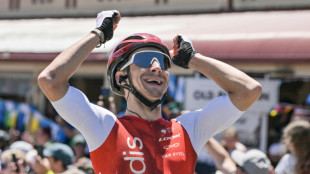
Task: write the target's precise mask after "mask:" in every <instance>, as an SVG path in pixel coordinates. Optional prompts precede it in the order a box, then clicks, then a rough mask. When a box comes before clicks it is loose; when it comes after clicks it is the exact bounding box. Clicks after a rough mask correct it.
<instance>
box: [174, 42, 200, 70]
mask: <svg viewBox="0 0 310 174" xmlns="http://www.w3.org/2000/svg"><path fill="white" fill-rule="evenodd" d="M196 53H197V51H195V50H194V49H193V48H192V46H191V44H190V43H188V42H185V43H182V46H181V48H180V49H179V50H178V54H177V55H176V56H174V57H173V59H172V62H173V63H174V64H175V65H178V66H180V67H182V68H185V69H188V68H189V67H188V63H189V62H190V60H191V59H192V57H193V56H194V55H195V54H196Z"/></svg>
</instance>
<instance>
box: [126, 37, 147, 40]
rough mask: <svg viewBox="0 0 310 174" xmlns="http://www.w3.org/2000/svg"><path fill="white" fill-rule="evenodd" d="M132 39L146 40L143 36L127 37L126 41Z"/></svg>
mask: <svg viewBox="0 0 310 174" xmlns="http://www.w3.org/2000/svg"><path fill="white" fill-rule="evenodd" d="M131 39H134V40H142V39H144V38H143V37H141V36H129V37H127V38H126V39H125V40H131Z"/></svg>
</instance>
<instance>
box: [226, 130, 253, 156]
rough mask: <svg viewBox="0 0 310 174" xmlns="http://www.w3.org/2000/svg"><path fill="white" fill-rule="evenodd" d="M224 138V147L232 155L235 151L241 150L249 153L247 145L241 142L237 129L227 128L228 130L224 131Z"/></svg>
mask: <svg viewBox="0 0 310 174" xmlns="http://www.w3.org/2000/svg"><path fill="white" fill-rule="evenodd" d="M222 137H223V140H222V145H223V146H224V148H225V149H226V150H227V151H228V152H229V153H230V154H231V152H232V151H234V150H239V151H241V152H246V151H247V148H246V147H245V145H243V144H242V143H241V142H239V135H238V131H237V129H236V128H234V127H230V128H227V129H226V130H224V132H223V135H222Z"/></svg>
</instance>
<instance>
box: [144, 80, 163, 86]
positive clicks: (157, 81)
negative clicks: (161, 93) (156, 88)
mask: <svg viewBox="0 0 310 174" xmlns="http://www.w3.org/2000/svg"><path fill="white" fill-rule="evenodd" d="M147 82H156V83H157V84H158V85H160V84H161V82H160V81H159V80H151V79H150V80H147Z"/></svg>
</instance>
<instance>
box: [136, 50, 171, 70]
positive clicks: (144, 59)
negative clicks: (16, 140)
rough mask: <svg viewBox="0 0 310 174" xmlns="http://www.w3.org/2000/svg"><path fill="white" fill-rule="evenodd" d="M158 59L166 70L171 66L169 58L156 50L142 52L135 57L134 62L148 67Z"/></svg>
mask: <svg viewBox="0 0 310 174" xmlns="http://www.w3.org/2000/svg"><path fill="white" fill-rule="evenodd" d="M154 58H155V59H157V60H158V61H159V64H160V67H161V68H162V69H164V70H166V69H168V68H170V61H169V58H168V57H167V56H165V55H163V54H161V53H156V52H140V53H137V54H136V55H135V57H134V64H136V65H138V66H141V67H144V68H147V67H149V66H150V65H151V63H152V62H153V60H154Z"/></svg>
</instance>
